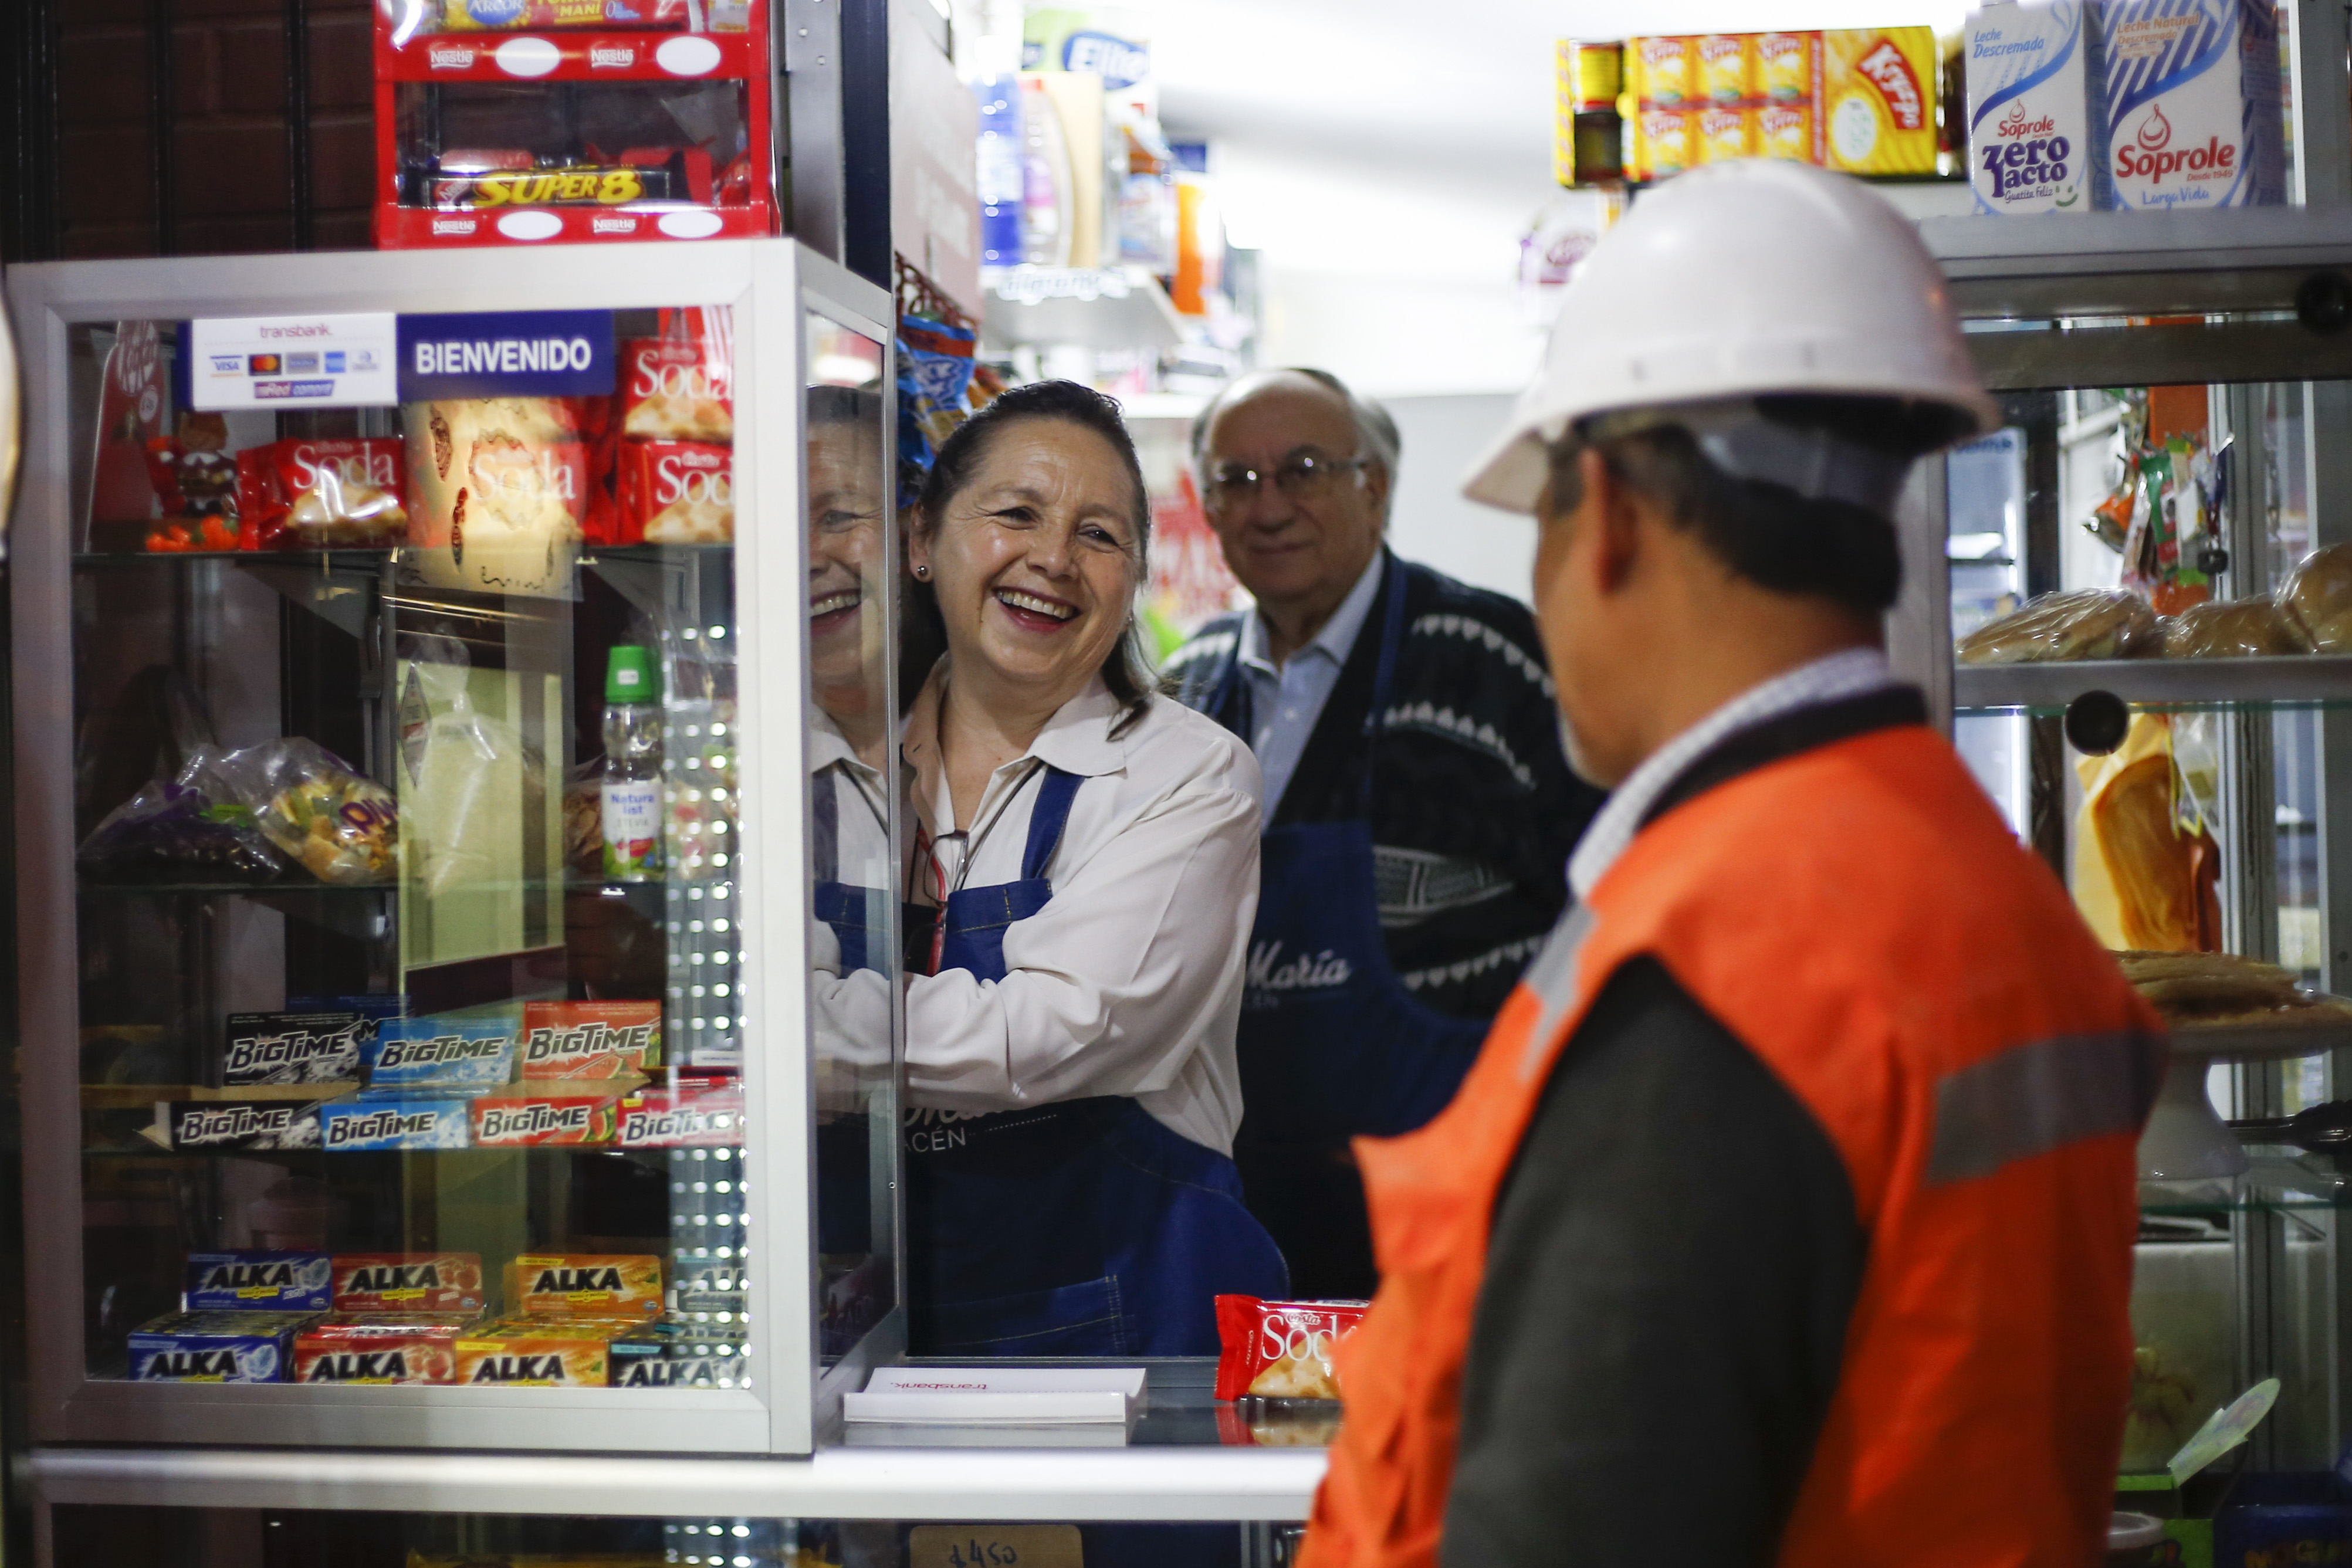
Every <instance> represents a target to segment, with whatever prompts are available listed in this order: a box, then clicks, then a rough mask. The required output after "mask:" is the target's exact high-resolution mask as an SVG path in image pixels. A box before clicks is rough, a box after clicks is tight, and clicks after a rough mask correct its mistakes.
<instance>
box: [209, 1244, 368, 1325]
mask: <svg viewBox="0 0 2352 1568" xmlns="http://www.w3.org/2000/svg"><path fill="white" fill-rule="evenodd" d="M333 1276H334V1264H333V1262H332V1261H331V1260H330V1259H329V1258H328V1257H327V1255H326V1254H325V1253H324V1252H191V1253H189V1254H188V1265H187V1281H186V1285H185V1287H184V1289H183V1290H182V1291H181V1292H180V1305H181V1306H182V1307H183V1308H184V1309H185V1310H187V1311H189V1312H269V1311H277V1312H325V1311H326V1310H327V1308H328V1307H329V1306H330V1305H331V1304H332V1301H333V1296H334V1291H333Z"/></svg>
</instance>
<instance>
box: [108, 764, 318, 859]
mask: <svg viewBox="0 0 2352 1568" xmlns="http://www.w3.org/2000/svg"><path fill="white" fill-rule="evenodd" d="M213 760H214V759H213V757H212V755H211V753H210V752H209V751H206V750H201V749H200V750H199V751H198V752H197V753H196V754H195V755H194V756H193V757H191V758H189V760H188V763H187V766H186V767H184V768H182V769H181V770H180V774H179V777H178V778H177V779H153V780H152V781H150V782H149V783H148V784H147V785H145V786H144V787H143V788H142V789H140V791H139V792H138V793H137V794H136V795H133V796H131V799H130V800H125V801H124V802H123V803H122V804H121V805H120V806H117V807H116V808H115V809H114V810H111V811H110V812H108V813H107V814H106V817H105V819H104V820H103V821H100V823H99V824H98V826H96V827H95V828H92V829H91V830H90V831H89V837H88V838H86V839H84V840H83V841H82V842H81V848H80V849H79V850H78V851H77V852H75V859H76V860H78V861H79V862H80V864H81V866H82V868H83V870H84V871H86V872H87V873H89V874H91V875H93V876H97V877H100V878H103V879H106V880H109V881H115V882H152V881H167V880H179V879H187V880H191V881H198V882H213V881H219V882H244V883H269V882H276V881H277V880H278V878H279V877H281V876H283V875H284V874H285V873H286V862H285V861H284V860H282V859H281V858H280V857H279V856H278V852H277V850H276V849H274V848H273V847H271V844H270V841H268V839H267V838H265V837H263V836H262V834H261V831H260V830H259V829H258V828H257V826H256V825H255V823H254V820H253V813H252V812H251V811H250V810H247V809H246V808H245V807H244V806H242V805H240V804H238V803H237V802H236V801H234V800H215V798H214V796H213V794H212V793H211V792H208V791H207V790H206V789H205V784H206V782H207V781H208V780H209V772H210V768H211V765H212V762H213ZM214 788H215V789H218V788H219V786H218V785H217V784H215V786H214Z"/></svg>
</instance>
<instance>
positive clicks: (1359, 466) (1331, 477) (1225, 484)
mask: <svg viewBox="0 0 2352 1568" xmlns="http://www.w3.org/2000/svg"><path fill="white" fill-rule="evenodd" d="M1366 466H1367V465H1366V463H1365V460H1364V459H1363V458H1360V457H1322V456H1318V455H1316V454H1314V453H1312V452H1300V453H1297V454H1294V455H1291V456H1288V457H1286V458H1284V459H1283V460H1282V461H1281V462H1280V463H1277V464H1276V465H1275V466H1274V472H1273V474H1272V475H1271V476H1268V475H1267V474H1265V473H1264V472H1263V471H1261V470H1259V469H1255V468H1245V467H1244V466H1242V465H1240V464H1237V463H1230V464H1227V465H1224V466H1223V467H1222V468H1213V469H1211V470H1210V471H1209V475H1208V490H1207V494H1206V495H1204V496H1203V497H1202V501H1203V502H1204V503H1205V504H1206V505H1207V507H1208V509H1209V510H1210V511H1212V512H1229V511H1237V510H1239V509H1240V508H1241V507H1246V506H1248V505H1249V504H1250V502H1252V501H1253V500H1255V499H1256V498H1257V495H1258V492H1259V491H1260V490H1261V489H1262V488H1264V487H1265V481H1266V479H1267V478H1268V477H1271V478H1272V479H1273V480H1274V487H1275V488H1276V490H1279V491H1281V492H1282V494H1283V497H1284V498H1286V499H1287V500H1292V501H1318V500H1321V499H1322V498H1323V497H1326V496H1328V495H1329V494H1330V493H1331V492H1332V491H1333V490H1334V489H1336V488H1337V487H1338V486H1339V478H1340V476H1342V475H1345V474H1356V473H1361V472H1362V471H1363V470H1364V468H1365V467H1366Z"/></svg>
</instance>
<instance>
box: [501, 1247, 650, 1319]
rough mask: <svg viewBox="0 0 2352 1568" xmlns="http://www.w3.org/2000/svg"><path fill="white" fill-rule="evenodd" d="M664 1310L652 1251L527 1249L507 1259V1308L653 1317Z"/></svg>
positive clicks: (581, 1315)
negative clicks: (609, 1251) (520, 1254)
mask: <svg viewBox="0 0 2352 1568" xmlns="http://www.w3.org/2000/svg"><path fill="white" fill-rule="evenodd" d="M661 1310H662V1260H660V1259H659V1258H658V1257H656V1256H654V1255H653V1254H651V1253H586V1252H561V1253H554V1252H545V1253H531V1252H527V1253H524V1254H523V1255H522V1256H520V1257H519V1258H517V1259H516V1260H514V1261H513V1262H511V1263H509V1264H508V1265H507V1311H508V1312H515V1313H520V1314H521V1315H523V1316H526V1317H541V1316H545V1317H579V1318H650V1317H655V1316H657V1315H659V1313H660V1312H661Z"/></svg>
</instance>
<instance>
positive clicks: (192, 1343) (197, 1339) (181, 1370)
mask: <svg viewBox="0 0 2352 1568" xmlns="http://www.w3.org/2000/svg"><path fill="white" fill-rule="evenodd" d="M318 1319H319V1314H318V1313H316V1312H167V1313H165V1314H164V1315H163V1316H162V1317H160V1318H157V1319H155V1320H154V1321H153V1322H149V1323H144V1324H142V1325H141V1326H140V1327H138V1328H136V1329H133V1330H132V1331H131V1338H130V1342H129V1343H130V1350H131V1380H132V1381H133V1382H136V1383H283V1382H284V1381H285V1380H286V1368H287V1365H288V1364H289V1362H290V1361H291V1359H292V1353H293V1342H294V1336H295V1335H296V1334H297V1333H300V1332H301V1331H302V1330H304V1329H306V1328H308V1327H310V1324H312V1323H314V1322H318Z"/></svg>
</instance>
